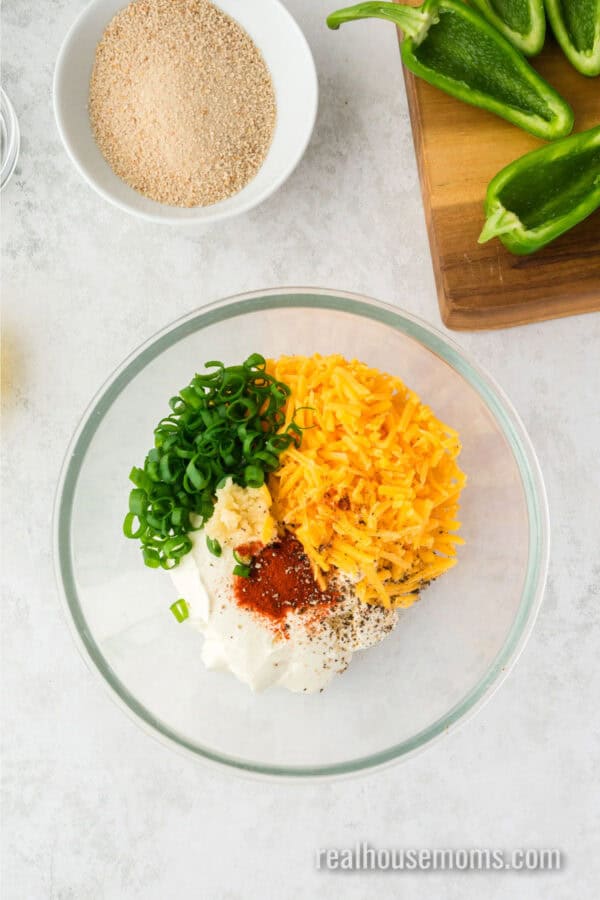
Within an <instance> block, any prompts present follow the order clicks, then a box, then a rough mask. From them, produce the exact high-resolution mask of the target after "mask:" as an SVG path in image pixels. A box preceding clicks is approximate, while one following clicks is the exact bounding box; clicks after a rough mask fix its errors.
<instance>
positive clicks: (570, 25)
mask: <svg viewBox="0 0 600 900" xmlns="http://www.w3.org/2000/svg"><path fill="white" fill-rule="evenodd" d="M545 4H546V13H547V14H548V19H549V20H550V24H551V25H552V31H553V32H554V36H555V38H556V40H557V41H558V43H559V44H560V46H561V47H562V51H563V53H564V54H565V56H566V57H567V59H568V60H569V62H570V63H571V65H572V66H574V67H575V68H576V69H577V71H578V72H581V74H582V75H600V0H545Z"/></svg>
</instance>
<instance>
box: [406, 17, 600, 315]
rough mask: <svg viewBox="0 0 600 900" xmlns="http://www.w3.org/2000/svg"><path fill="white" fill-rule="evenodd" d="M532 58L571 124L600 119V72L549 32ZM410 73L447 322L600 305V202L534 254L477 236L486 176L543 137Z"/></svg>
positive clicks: (413, 114)
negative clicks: (570, 112) (567, 53)
mask: <svg viewBox="0 0 600 900" xmlns="http://www.w3.org/2000/svg"><path fill="white" fill-rule="evenodd" d="M409 2H410V3H411V5H413V6H416V5H418V4H417V2H413V0H409ZM533 65H534V66H535V68H536V69H537V70H538V71H539V72H540V74H541V75H542V76H543V77H544V78H546V79H547V80H548V81H549V82H550V83H551V84H552V85H553V86H554V87H555V88H556V89H557V90H558V91H559V93H561V94H562V95H563V96H564V97H565V98H566V99H567V100H568V101H569V103H570V104H571V106H572V107H573V109H574V111H575V126H574V131H583V130H585V129H586V128H591V127H592V125H597V124H599V123H600V77H598V78H585V77H584V76H583V75H579V74H578V73H577V72H576V71H575V69H573V67H572V66H571V65H570V63H569V62H568V61H567V60H566V58H565V57H564V56H563V54H562V51H561V50H560V48H559V47H558V45H557V44H556V43H555V42H554V39H553V38H552V36H551V35H549V36H548V37H547V38H546V47H545V48H544V50H543V52H542V53H541V54H540V56H538V57H536V58H535V60H534V61H533ZM404 77H405V82H406V92H407V95H408V104H409V108H410V117H411V122H412V128H413V137H414V142H415V150H416V154H417V162H418V166H419V175H420V179H421V191H422V195H423V203H424V206H425V216H426V219H427V230H428V233H429V244H430V247H431V256H432V261H433V268H434V273H435V281H436V286H437V292H438V299H439V304H440V311H441V314H442V319H443V321H444V323H445V324H446V325H447V326H448V327H449V328H454V329H459V330H471V329H479V328H504V327H507V326H511V325H522V324H524V323H526V322H538V321H541V320H543V319H551V318H555V317H558V316H569V315H574V314H577V313H584V312H592V311H598V310H600V211H597V212H596V213H594V214H593V215H592V216H590V217H589V218H588V219H587V220H586V221H584V222H582V223H581V224H580V225H578V226H577V227H576V228H574V229H572V230H571V231H570V232H567V234H564V235H562V236H561V237H560V238H558V239H557V240H556V241H554V242H553V243H552V244H549V245H548V246H547V247H545V248H544V249H542V250H540V251H538V252H537V253H534V254H532V255H531V256H513V255H512V254H511V253H509V252H508V251H507V250H505V249H504V247H503V245H502V244H501V243H500V241H499V240H498V239H497V238H495V239H494V240H492V241H490V242H489V243H487V244H481V245H480V244H478V243H477V238H478V236H479V234H480V232H481V228H482V226H483V221H484V215H483V199H484V197H485V192H486V188H487V185H488V183H489V182H490V180H491V179H492V177H493V176H494V175H495V174H496V173H497V172H498V171H499V170H500V169H502V168H503V167H504V166H506V165H507V164H508V163H509V162H512V160H514V159H516V158H517V157H519V156H522V155H523V154H524V153H527V152H528V151H529V150H533V149H535V148H536V147H540V146H542V144H543V142H542V141H539V140H538V139H537V138H534V137H532V136H531V135H528V134H526V133H525V132H524V131H521V129H519V128H517V127H515V126H514V125H511V124H509V123H508V122H505V121H504V120H503V119H499V118H498V117H497V116H494V115H492V114H491V113H488V112H485V111H484V110H481V109H476V108H475V107H472V106H468V105H467V104H465V103H461V102H460V101H459V100H456V99H454V98H453V97H449V96H448V95H447V94H444V93H443V92H442V91H440V90H438V89H437V88H434V87H432V86H431V85H429V84H427V83H426V82H424V81H422V80H421V79H419V78H415V77H414V76H413V75H412V74H411V73H410V72H408V71H406V69H405V71H404Z"/></svg>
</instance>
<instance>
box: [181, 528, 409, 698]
mask: <svg viewBox="0 0 600 900" xmlns="http://www.w3.org/2000/svg"><path fill="white" fill-rule="evenodd" d="M191 537H192V541H193V548H192V550H191V552H190V553H188V554H187V555H186V556H185V557H183V559H182V560H181V563H180V565H179V566H178V567H177V568H176V569H174V570H173V571H172V572H171V576H172V579H173V582H174V584H175V586H176V588H177V591H178V594H179V596H181V597H184V598H185V599H186V601H187V602H188V605H189V607H190V618H189V619H188V620H187V624H188V625H189V626H190V627H193V628H196V629H197V630H198V631H200V632H201V633H202V634H203V635H204V645H203V648H202V660H203V662H204V664H205V665H206V667H207V668H208V669H215V670H219V671H227V672H231V673H233V674H234V675H235V676H236V677H237V678H239V679H240V681H243V682H244V683H245V684H247V685H249V687H250V688H252V690H254V691H262V690H264V689H265V688H267V687H269V686H271V685H276V684H278V685H280V686H281V687H284V688H287V689H288V690H290V691H294V692H306V693H313V692H316V691H321V690H323V688H324V687H325V686H326V685H327V684H328V683H329V681H330V680H331V679H332V678H333V676H334V675H335V674H336V673H339V672H343V671H344V670H345V669H346V668H347V666H348V664H349V662H350V660H351V659H352V655H353V653H354V652H355V651H356V650H363V649H365V648H367V647H370V646H372V645H373V644H376V643H377V642H378V641H380V640H382V639H383V638H384V637H385V635H386V634H388V633H389V632H390V631H391V630H392V628H393V627H394V625H395V624H396V622H397V620H398V613H397V612H396V611H395V610H387V609H383V608H381V607H376V606H367V605H365V604H363V603H361V602H360V600H358V598H357V597H356V595H355V593H354V592H353V589H352V584H351V582H349V581H347V582H345V583H344V584H342V583H341V582H340V588H341V594H342V599H341V600H340V602H339V603H337V604H334V605H333V606H331V607H329V608H328V609H327V610H326V611H325V613H324V614H322V615H321V616H320V617H319V619H318V620H317V621H315V619H314V617H311V615H310V611H309V613H308V614H307V613H300V612H298V611H295V610H291V611H290V612H289V613H288V614H287V616H286V617H285V625H286V626H287V627H286V630H285V635H284V634H283V633H282V629H281V628H280V627H277V623H275V622H274V621H273V620H272V619H270V618H269V617H267V616H265V615H262V614H260V613H258V612H255V611H253V610H250V609H246V608H244V607H241V606H239V605H238V604H237V602H236V599H235V594H234V581H233V574H232V573H233V568H234V566H235V561H234V558H233V552H232V550H231V548H230V547H228V546H226V545H225V546H223V548H222V555H221V556H220V557H216V556H214V555H213V554H212V553H211V552H210V551H209V550H208V547H207V545H206V536H205V533H204V532H203V531H200V532H196V533H195V534H193V535H192V536H191Z"/></svg>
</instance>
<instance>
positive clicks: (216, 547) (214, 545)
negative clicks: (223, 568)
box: [206, 537, 223, 556]
mask: <svg viewBox="0 0 600 900" xmlns="http://www.w3.org/2000/svg"><path fill="white" fill-rule="evenodd" d="M206 546H207V547H208V549H209V550H210V552H211V553H212V555H213V556H220V555H221V554H222V552H223V548H222V547H221V545H220V543H219V542H218V541H217V540H215V538H209V537H207V538H206Z"/></svg>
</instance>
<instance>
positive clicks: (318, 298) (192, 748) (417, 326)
mask: <svg viewBox="0 0 600 900" xmlns="http://www.w3.org/2000/svg"><path fill="white" fill-rule="evenodd" d="M306 307H309V308H313V309H322V308H324V309H327V310H336V311H342V312H351V313H354V314H355V315H359V316H363V317H365V318H367V319H372V320H375V321H379V322H382V323H383V324H384V325H387V326H388V327H391V328H393V329H394V330H396V331H399V332H400V333H402V334H404V335H406V336H407V337H409V338H412V339H413V340H416V341H417V342H418V343H420V344H421V345H423V346H424V347H425V348H426V349H428V350H430V351H431V352H432V353H434V354H435V355H436V356H438V357H439V358H440V359H442V360H443V361H445V362H446V363H447V364H448V365H450V366H451V368H453V369H454V370H455V371H456V372H457V373H458V374H459V375H461V376H462V378H463V379H464V380H465V381H466V382H467V383H468V384H469V385H470V386H471V387H472V388H473V389H474V390H475V391H476V392H477V393H478V394H479V396H480V397H481V399H482V400H483V402H484V404H485V406H486V408H487V409H488V411H489V412H490V414H491V415H492V416H493V418H494V421H495V422H496V424H497V425H498V426H499V428H500V430H501V431H502V433H503V434H504V436H505V438H506V439H507V441H508V444H509V446H510V449H511V451H512V453H513V456H514V458H515V461H516V463H517V467H518V470H519V474H520V476H521V482H522V486H523V491H524V495H525V501H526V505H527V513H528V524H529V548H528V550H529V552H528V561H527V571H526V575H525V580H524V585H523V589H522V592H521V601H520V604H519V607H518V609H517V613H516V615H515V618H514V620H513V623H512V626H511V628H510V631H509V632H508V635H507V636H506V639H505V641H504V644H503V646H502V647H501V649H500V650H499V652H498V653H497V655H496V657H495V658H494V660H493V661H492V663H491V664H490V666H489V667H488V669H487V671H486V672H485V673H484V675H483V676H482V677H481V678H480V680H479V681H478V682H477V684H476V685H474V687H472V688H471V689H470V690H469V691H468V692H467V694H466V695H465V696H464V697H462V699H461V700H459V701H458V702H457V703H456V704H455V705H454V706H453V707H452V708H451V709H450V710H449V711H448V712H446V713H445V714H444V715H443V716H441V717H439V718H438V719H437V720H435V721H434V722H433V723H432V724H430V725H429V726H427V728H424V729H422V730H421V731H419V732H417V733H416V734H414V735H412V736H411V737H410V738H408V739H406V740H404V741H401V742H400V743H399V744H394V745H392V746H391V747H387V748H385V749H383V750H381V751H378V752H376V753H371V754H368V755H367V756H362V757H358V758H356V759H351V760H347V761H345V762H342V763H330V764H327V765H323V766H281V765H268V764H261V763H258V762H254V761H252V762H249V761H247V760H244V759H240V758H236V757H232V756H227V755H225V754H221V753H218V752H216V751H213V750H211V749H210V748H208V747H202V746H200V745H197V744H194V743H192V742H191V741H189V740H187V739H186V738H185V737H184V736H183V735H180V734H178V733H177V732H176V731H175V730H174V729H171V728H170V727H168V726H167V725H165V724H164V723H163V722H161V721H160V720H159V719H157V718H156V717H155V716H153V715H152V714H151V713H150V712H149V711H148V710H147V709H146V708H145V707H144V706H143V705H142V704H141V703H140V702H139V701H138V700H137V699H136V698H135V697H134V696H133V695H132V694H130V692H129V691H128V690H127V688H126V687H125V685H124V684H122V683H121V682H120V680H119V679H118V678H117V676H116V674H115V673H113V672H112V670H111V668H110V666H109V665H108V663H107V662H106V661H105V660H104V657H103V655H102V652H101V651H100V648H99V647H98V645H97V644H96V642H95V641H94V638H93V636H92V635H91V633H90V632H89V630H88V629H87V626H86V621H85V617H84V616H83V612H82V610H81V607H80V605H79V601H78V596H77V590H76V587H75V579H74V574H73V565H72V559H71V543H70V527H71V513H72V506H73V499H74V496H75V490H76V486H77V480H78V476H79V473H80V471H81V468H82V465H83V462H84V460H85V456H86V452H87V449H88V448H89V446H90V444H91V441H92V439H93V437H94V434H95V432H96V430H97V428H98V426H99V424H100V422H101V421H102V419H103V418H104V415H105V414H106V412H107V411H108V410H109V409H110V407H111V406H112V403H113V401H114V400H115V399H116V398H117V397H118V396H119V395H120V394H121V392H122V391H123V390H124V389H125V388H126V387H127V385H128V384H129V382H130V381H131V380H132V379H133V377H135V376H136V375H137V374H138V373H139V372H141V371H142V370H143V368H144V367H145V366H146V365H147V363H149V362H150V361H151V360H153V359H155V358H156V357H157V356H159V355H160V354H161V353H162V352H163V350H165V349H167V348H168V347H170V346H172V345H173V344H175V343H176V342H177V341H178V340H180V339H182V338H183V337H186V336H187V335H189V334H192V333H195V332H198V331H201V330H202V328H204V327H206V326H208V325H211V324H216V323H219V322H222V321H225V320H227V319H229V318H233V317H234V316H236V315H238V314H245V313H251V312H260V311H264V310H267V309H279V308H306ZM549 545H550V526H549V513H548V503H547V498H546V491H545V487H544V482H543V478H542V474H541V470H540V467H539V463H538V460H537V457H536V454H535V451H534V449H533V446H532V443H531V440H530V438H529V436H528V434H527V432H526V430H525V427H524V425H523V423H522V422H521V419H520V417H519V415H518V413H517V412H516V410H515V409H514V407H513V406H512V404H511V402H510V401H509V400H508V398H507V397H506V395H505V394H504V392H503V391H502V389H501V388H500V387H499V386H498V385H497V384H496V382H495V381H494V379H492V378H491V376H489V375H488V374H487V373H486V372H484V370H483V369H482V368H481V367H480V366H479V365H478V364H477V363H476V362H475V361H474V360H473V359H472V358H471V357H470V356H469V354H467V353H466V352H465V351H464V350H462V348H460V347H459V345H458V344H456V343H455V342H454V341H453V340H452V339H451V338H448V337H447V336H446V335H444V334H442V332H440V331H438V330H437V329H435V328H434V327H432V326H431V325H429V324H428V323H426V322H425V321H423V320H421V319H420V318H418V317H417V316H413V315H412V314H410V313H407V312H405V311H404V310H401V309H398V308H397V307H395V306H392V305H390V304H387V303H382V302H381V301H378V300H373V299H371V298H369V297H365V296H363V295H361V294H357V293H350V292H347V291H342V290H331V289H322V288H311V287H302V288H300V287H298V288H294V287H284V288H270V289H266V290H261V291H251V292H247V293H242V294H236V295H234V296H232V297H228V298H226V299H223V300H218V301H216V302H214V303H210V304H207V305H206V306H202V307H200V308H198V309H195V310H193V311H192V312H189V313H187V314H185V315H183V316H181V317H180V318H178V319H176V320H175V321H174V322H171V323H170V324H169V325H166V326H165V327H164V328H162V329H160V330H159V331H157V332H156V333H155V334H154V335H153V336H152V337H150V338H149V339H148V340H146V341H145V342H144V343H143V344H141V345H140V346H138V347H137V348H136V349H135V350H133V351H132V352H131V353H130V354H129V355H128V356H127V357H126V358H125V360H124V361H123V362H122V363H121V365H119V366H118V367H117V368H116V369H115V370H114V371H113V373H112V374H111V375H110V376H109V378H108V379H107V380H106V381H105V382H104V384H103V385H102V386H101V387H100V389H99V390H98V391H97V392H96V394H95V395H94V397H93V398H92V400H91V402H90V403H89V405H88V407H87V408H86V410H85V412H84V413H83V415H82V417H81V419H80V421H79V424H78V426H77V428H76V429H75V432H74V434H73V436H72V438H71V441H70V443H69V446H68V449H67V452H66V455H65V458H64V461H63V465H62V468H61V473H60V476H59V481H58V485H57V489H56V495H55V501H54V510H53V556H54V569H55V576H56V581H57V584H58V588H59V596H60V597H61V602H62V607H63V611H64V614H65V617H66V619H67V623H68V625H69V628H70V631H71V634H72V635H73V638H74V640H75V643H76V645H77V647H78V650H79V652H80V654H81V656H82V657H83V659H84V661H85V663H86V665H87V666H88V668H89V669H90V670H91V671H92V672H93V674H94V675H95V676H96V677H97V678H98V679H99V680H100V682H101V683H102V684H103V685H104V687H105V688H106V689H108V691H109V695H110V696H111V697H112V699H113V700H114V701H115V702H116V703H117V705H118V706H120V707H121V708H122V709H123V710H124V711H125V712H126V713H127V715H128V716H129V718H131V719H132V720H133V721H134V722H136V723H137V725H138V726H140V727H141V728H142V729H143V730H144V731H146V732H147V733H148V734H150V735H151V736H153V737H154V738H155V739H157V740H159V741H160V742H161V743H163V744H164V745H167V746H170V747H172V748H174V749H176V750H178V751H179V752H181V753H183V754H185V755H186V756H188V757H190V756H191V757H193V758H195V759H198V760H201V761H202V762H204V763H206V764H209V765H213V766H214V765H217V766H218V767H219V768H221V769H226V770H229V771H232V770H233V771H236V772H238V773H241V774H245V775H250V776H254V777H259V778H269V779H271V780H288V781H290V780H291V781H298V780H303V781H306V780H309V779H312V780H317V779H322V778H328V779H331V778H333V777H343V776H349V775H353V774H357V773H361V772H363V773H364V772H366V771H370V770H373V769H374V768H378V769H379V768H382V767H384V766H388V765H392V764H393V763H395V762H398V761H400V760H406V759H408V758H410V757H411V756H413V755H414V754H416V753H417V752H419V751H420V750H423V749H424V748H425V747H428V746H430V745H431V744H433V743H434V742H436V741H438V740H440V739H441V738H442V737H443V736H444V735H445V734H447V733H448V731H449V729H450V727H453V726H455V725H457V724H458V723H459V722H460V723H461V724H462V723H463V722H465V721H467V720H468V719H469V718H471V717H472V716H473V715H474V714H475V713H476V712H478V711H479V710H480V709H481V708H482V706H483V705H484V704H485V703H486V702H487V701H488V700H489V699H490V697H491V696H492V695H493V694H494V693H495V691H496V690H497V689H498V687H500V685H501V684H502V682H503V681H504V680H505V678H506V677H507V676H508V674H509V672H510V671H511V670H512V668H513V666H514V664H515V663H516V661H517V659H518V657H519V656H520V654H521V652H522V651H523V649H524V647H525V645H526V643H527V641H528V639H529V636H530V634H531V631H532V629H533V626H534V624H535V620H536V617H537V614H538V612H539V608H540V606H541V603H542V599H543V595H544V587H545V582H546V575H547V569H548V558H549V549H550V548H549Z"/></svg>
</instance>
